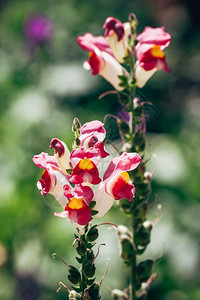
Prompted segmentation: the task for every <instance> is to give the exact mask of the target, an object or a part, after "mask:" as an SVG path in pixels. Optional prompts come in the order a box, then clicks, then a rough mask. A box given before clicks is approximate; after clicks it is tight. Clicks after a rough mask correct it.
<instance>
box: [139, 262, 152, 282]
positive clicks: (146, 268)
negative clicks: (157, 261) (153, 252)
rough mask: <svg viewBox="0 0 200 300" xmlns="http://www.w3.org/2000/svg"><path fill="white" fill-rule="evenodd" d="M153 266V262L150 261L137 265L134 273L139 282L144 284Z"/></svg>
mask: <svg viewBox="0 0 200 300" xmlns="http://www.w3.org/2000/svg"><path fill="white" fill-rule="evenodd" d="M153 264H154V261H153V260H152V259H147V260H144V261H142V262H141V263H139V265H138V266H137V269H136V272H137V275H138V277H139V280H140V282H146V281H147V280H148V278H149V277H150V276H151V273H152V267H153Z"/></svg>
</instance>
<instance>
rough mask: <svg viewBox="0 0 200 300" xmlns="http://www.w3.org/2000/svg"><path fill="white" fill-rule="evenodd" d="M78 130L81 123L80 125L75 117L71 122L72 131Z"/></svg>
mask: <svg viewBox="0 0 200 300" xmlns="http://www.w3.org/2000/svg"><path fill="white" fill-rule="evenodd" d="M80 128H81V123H80V121H79V119H78V118H77V117H75V118H74V120H73V122H72V131H73V132H76V131H77V129H80Z"/></svg>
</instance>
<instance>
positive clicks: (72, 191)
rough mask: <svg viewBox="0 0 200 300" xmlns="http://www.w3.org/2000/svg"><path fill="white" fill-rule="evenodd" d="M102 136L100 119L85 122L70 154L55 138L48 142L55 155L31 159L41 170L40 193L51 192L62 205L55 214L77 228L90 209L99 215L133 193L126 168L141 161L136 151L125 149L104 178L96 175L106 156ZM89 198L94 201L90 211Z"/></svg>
mask: <svg viewBox="0 0 200 300" xmlns="http://www.w3.org/2000/svg"><path fill="white" fill-rule="evenodd" d="M105 137H106V131H105V128H104V126H103V123H102V122H100V121H97V120H96V121H92V122H88V123H86V124H84V125H83V126H82V127H81V128H80V137H79V138H80V147H78V148H76V149H73V150H72V151H71V153H70V152H69V150H68V148H67V146H66V145H65V143H64V142H62V141H60V140H59V139H56V138H54V139H52V140H51V143H50V148H52V149H54V152H55V154H54V156H49V155H48V154H47V153H44V152H42V153H41V154H39V155H35V156H34V158H33V161H34V163H35V164H36V166H37V167H40V168H43V169H44V173H43V175H42V178H41V179H40V180H39V181H38V183H37V187H38V188H39V189H40V190H41V194H42V195H43V196H45V195H47V194H48V193H50V194H52V195H53V196H54V197H55V199H56V200H57V201H58V202H59V203H60V204H61V206H62V207H63V208H64V211H62V212H61V213H57V212H56V213H55V216H58V217H61V218H66V217H67V218H68V219H69V221H70V222H71V223H73V224H74V225H75V226H76V227H78V228H79V229H80V228H81V227H80V226H85V225H86V224H88V223H89V222H90V221H91V220H92V210H94V211H95V216H96V217H102V216H104V215H105V214H106V213H107V211H108V210H109V209H110V208H111V207H112V205H113V203H114V201H115V200H119V199H127V200H128V201H130V202H131V201H132V199H133V197H134V194H135V187H134V185H133V184H132V183H131V182H130V178H129V174H128V171H132V170H134V169H135V168H136V167H137V166H138V164H139V163H140V162H141V157H140V156H139V155H138V154H137V153H126V152H124V153H123V154H121V155H120V156H118V157H115V158H114V159H113V160H112V161H111V162H110V164H109V165H108V167H107V168H106V170H105V172H104V176H103V180H102V179H101V178H100V177H99V169H98V168H99V162H100V160H102V159H104V158H105V157H106V156H107V155H109V154H108V153H107V152H106V151H105V149H104V145H103V141H104V139H105ZM99 143H100V144H101V145H102V146H101V147H99ZM102 153H104V154H106V155H102ZM73 186H74V187H73ZM91 201H93V203H94V205H93V206H94V207H93V208H92V210H91V208H90V203H91Z"/></svg>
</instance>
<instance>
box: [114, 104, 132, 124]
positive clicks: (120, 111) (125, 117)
mask: <svg viewBox="0 0 200 300" xmlns="http://www.w3.org/2000/svg"><path fill="white" fill-rule="evenodd" d="M125 108H126V106H125V107H124V106H120V107H119V108H118V110H117V117H118V118H120V119H121V120H122V121H124V122H126V123H129V121H130V115H129V113H128V112H127V110H126V109H125Z"/></svg>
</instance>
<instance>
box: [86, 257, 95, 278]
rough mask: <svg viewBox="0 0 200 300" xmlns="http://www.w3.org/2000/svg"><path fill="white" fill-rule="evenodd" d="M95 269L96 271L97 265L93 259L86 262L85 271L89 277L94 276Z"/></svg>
mask: <svg viewBox="0 0 200 300" xmlns="http://www.w3.org/2000/svg"><path fill="white" fill-rule="evenodd" d="M95 271H96V267H95V265H94V264H93V263H92V262H91V261H89V262H87V263H86V264H85V266H84V273H85V275H86V276H87V277H89V278H91V277H93V276H94V274H95Z"/></svg>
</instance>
